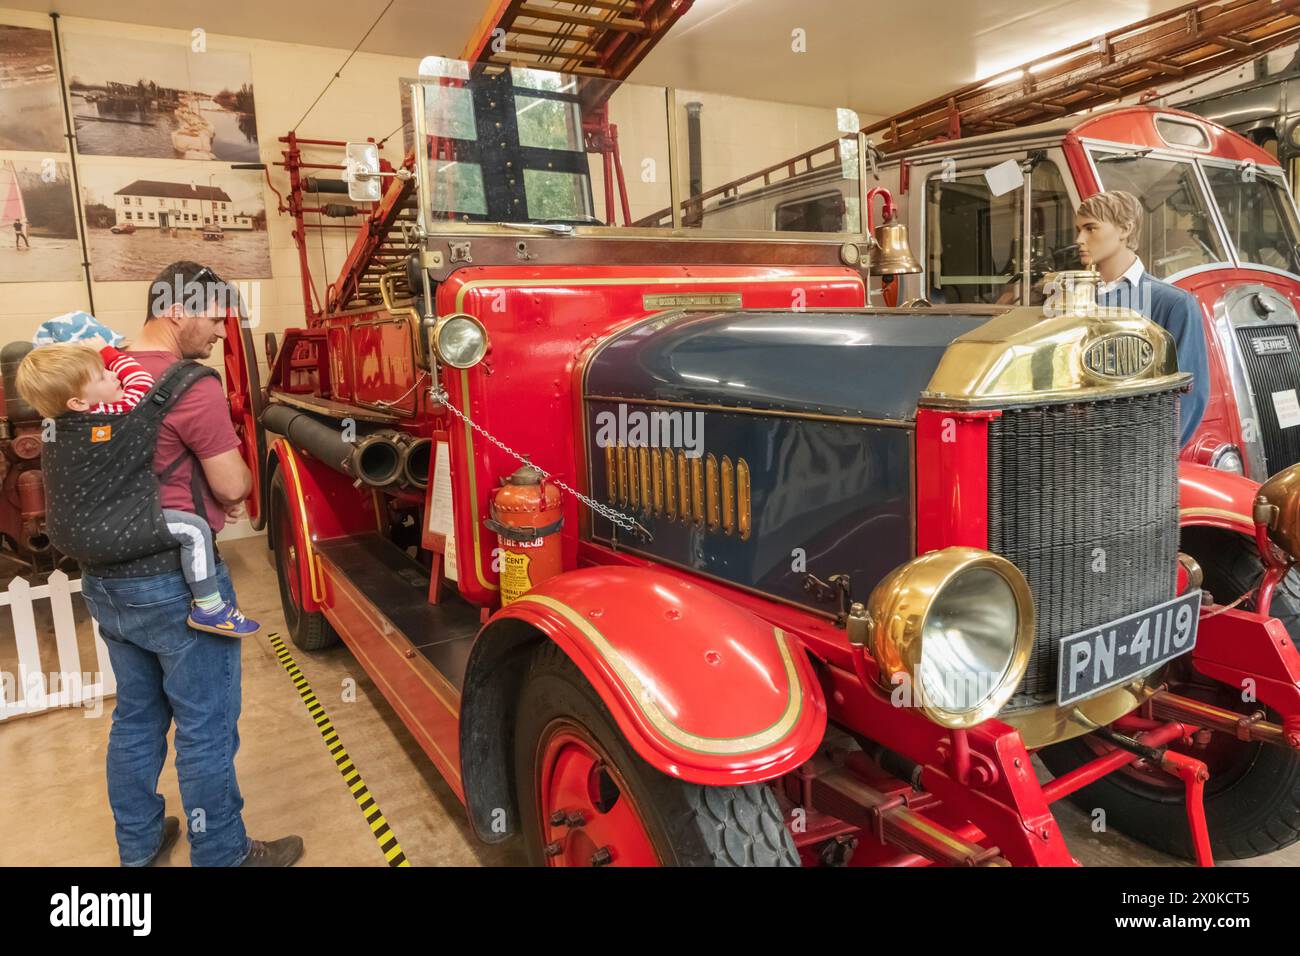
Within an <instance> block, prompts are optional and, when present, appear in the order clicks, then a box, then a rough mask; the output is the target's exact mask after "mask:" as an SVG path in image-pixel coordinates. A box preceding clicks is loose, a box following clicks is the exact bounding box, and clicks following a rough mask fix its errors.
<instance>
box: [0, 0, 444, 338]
mask: <svg viewBox="0 0 1300 956" xmlns="http://www.w3.org/2000/svg"><path fill="white" fill-rule="evenodd" d="M0 23H8V24H14V25H17V26H27V27H35V28H38V29H50V27H51V21H50V19H49V17H47V16H43V15H40V14H35V13H28V12H25V11H19V10H12V9H5V8H3V7H0ZM59 28H60V30H61V32H62V33H63V34H64V35H65V36H66V35H68V34H73V33H75V34H83V35H84V34H93V35H94V36H97V37H100V38H102V39H103V40H104V42H105V43H129V42H130V41H131V40H148V41H152V42H155V43H157V42H167V43H176V44H179V45H181V46H182V47H183V48H186V49H188V47H189V45H190V34H189V33H188V32H186V31H182V30H168V29H160V28H157V27H150V26H144V25H138V26H137V25H130V24H122V23H114V22H110V21H107V20H87V19H82V18H77V17H61V18H60V20H59ZM207 47H208V49H209V50H213V51H216V50H229V51H240V52H247V53H248V54H249V57H250V59H251V69H252V74H253V86H254V95H255V97H256V102H257V132H258V141H259V145H260V150H261V160H262V162H265V163H267V164H268V165H269V164H270V163H272V162H275V161H277V160H280V159H281V158H282V157H281V155H280V154H281V150H283V149H284V145H283V144H282V143H280V142H278V138H279V137H280V136H282V135H284V134H285V133H286V132H287V131H288V130H289V128H290V127H292V126H293V125H294V124H295V123H296V122H298V119H299V118H300V117H301V116H302V114H303V113H304V112H305V111H306V110H307V107H308V106H309V105H310V104H311V101H312V100H313V99H314V98H315V97H316V94H317V93H319V92H320V90H321V88H322V87H324V85H325V84H326V82H328V80H329V78H330V76H331V75H332V74H333V73H334V71H335V70H337V69H338V68H339V66H340V65H341V64H342V63H343V61H344V60H345V59H346V58H347V55H348V51H347V50H338V49H327V48H323V47H311V46H300V45H297V44H292V43H278V42H270V41H266V40H257V39H251V38H247V37H234V36H220V35H216V34H208V36H207ZM417 65H418V61H417V60H414V59H409V58H405V57H394V56H380V55H375V54H368V53H358V54H356V55H355V56H354V57H353V58H352V61H351V62H350V63H349V64H348V66H347V69H345V70H344V71H343V76H342V78H341V79H339V80H336V81H335V82H334V85H333V86H332V87H331V88H330V90H329V92H328V93H326V94H325V96H324V97H323V98H322V99H321V101H320V102H319V103H318V104H317V105H316V107H315V109H314V110H313V111H312V113H311V115H310V116H308V117H307V119H306V120H305V121H304V122H303V124H302V126H301V127H300V128H299V130H298V133H299V135H300V136H304V137H307V138H319V139H341V140H347V139H353V140H362V139H365V138H366V137H367V136H373V137H375V138H379V137H383V136H386V135H388V134H389V133H390V132H391V131H392V130H394V129H396V128H397V127H398V124H399V123H400V122H401V112H400V102H399V94H398V83H397V81H398V78H399V77H401V76H412V75H414V74H415V71H416V67H417ZM401 151H402V136H401V133H400V131H399V132H398V134H397V135H396V136H394V137H393V139H392V140H390V141H389V145H388V146H387V147H386V148H385V149H384V151H383V155H384V156H385V157H387V158H388V159H389V160H390V161H391V162H393V163H400V162H401V159H402V156H401ZM339 155H341V151H334V150H330V149H314V150H311V151H308V150H306V149H304V158H305V159H306V160H307V161H309V162H336V161H338V156H339ZM0 158H6V159H26V160H38V161H39V160H40V159H43V158H45V157H44V156H43V155H42V154H38V153H9V152H5V153H0ZM107 162H111V163H114V164H124V163H125V164H138V165H139V166H140V167H141V168H142V169H147V168H157V167H159V166H174V167H176V168H178V169H184V168H185V167H186V163H187V161H185V160H160V159H140V160H123V159H119V158H108V157H97V156H90V157H86V158H84V159H79V163H81V164H82V165H83V166H91V165H93V164H95V163H101V164H102V163H107ZM319 172H320V175H322V176H329V175H337V174H335V173H331V172H329V171H319ZM270 178H271V182H272V184H274V186H275V188H276V189H278V190H279V191H280V192H281V194H286V195H287V193H288V177H287V176H286V175H285V173H284V170H282V169H279V168H275V167H272V168H271V169H270ZM263 192H264V195H265V201H266V213H267V227H268V239H269V242H270V248H271V269H272V275H273V278H270V279H262V280H260V283H259V287H258V292H259V294H260V306H261V309H260V313H261V314H260V319H261V325H260V328H259V331H262V330H265V331H276V330H279V329H283V328H285V327H287V326H290V325H301V324H302V323H303V321H304V313H303V305H302V289H301V284H300V280H299V272H300V270H299V265H298V254H297V250H296V247H295V245H294V241H293V236H292V222H293V221H292V220H291V219H289V218H288V217H287V216H282V215H280V214H278V213H277V212H276V197H275V195H274V194H273V193H272V192H271V190H269V189H264V190H263ZM78 201H80V197H78ZM314 218H315V217H314V216H308V219H309V220H313V219H314ZM326 221H327V222H342V220H326ZM351 241H352V234H351V233H350V232H344V231H342V230H338V229H326V230H324V239H323V241H322V240H321V238H320V233H319V232H318V231H316V230H315V229H309V230H308V243H309V246H310V257H311V259H310V261H311V270H312V277H313V279H314V280H315V282H316V288H317V290H318V292H320V293H321V294H322V295H323V293H324V286H325V284H326V283H328V282H329V281H330V280H332V279H333V278H335V277H336V276H337V275H338V272H339V269H340V268H341V267H342V263H343V260H344V257H345V256H346V253H347V249H348V247H349V245H350V244H351ZM322 261H323V264H322ZM148 286H149V283H148V282H147V281H141V282H105V281H95V282H94V284H93V289H94V297H95V311H96V314H97V315H98V317H99V318H100V319H101V320H102V321H104V322H105V323H107V324H108V325H109V326H111V327H112V328H114V329H116V330H118V331H120V332H122V333H123V334H125V335H127V336H128V337H129V336H132V335H134V334H136V333H137V332H138V331H139V329H140V326H141V324H142V323H143V320H144V312H145V307H146V296H147V293H148ZM87 306H88V302H87V298H86V289H85V283H84V282H81V281H77V282H22V283H4V284H0V337H2V338H3V340H4V341H11V340H14V339H20V338H30V336H31V333H32V329H33V328H34V327H35V326H36V325H37V324H38V323H40V322H42V321H44V320H45V319H47V318H50V317H51V316H54V315H58V314H60V313H63V312H67V311H69V310H72V309H85V308H87ZM258 339H259V342H260V335H258ZM214 364H219V357H218V359H217V360H216V361H214Z"/></svg>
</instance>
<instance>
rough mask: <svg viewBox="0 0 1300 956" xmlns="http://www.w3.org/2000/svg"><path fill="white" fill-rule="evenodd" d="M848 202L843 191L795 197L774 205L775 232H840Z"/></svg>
mask: <svg viewBox="0 0 1300 956" xmlns="http://www.w3.org/2000/svg"><path fill="white" fill-rule="evenodd" d="M847 212H848V202H847V201H846V198H845V196H844V194H843V193H840V192H834V193H826V194H823V195H821V196H812V197H810V198H808V199H796V200H793V201H791V202H786V203H782V204H781V205H779V206H777V207H776V231H777V232H842V231H844V230H845V229H846V228H847V225H846V222H845V220H846V214H847Z"/></svg>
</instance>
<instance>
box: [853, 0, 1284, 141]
mask: <svg viewBox="0 0 1300 956" xmlns="http://www.w3.org/2000/svg"><path fill="white" fill-rule="evenodd" d="M1296 40H1300V0H1225V2H1213V3H1189V4H1186V5H1184V6H1181V7H1177V8H1175V9H1173V10H1169V11H1167V12H1165V13H1161V14H1158V15H1156V16H1153V17H1148V18H1147V19H1145V20H1140V21H1138V22H1137V23H1133V24H1130V25H1129V26H1126V27H1122V28H1120V29H1118V30H1112V31H1110V32H1109V33H1104V34H1102V35H1101V36H1099V37H1096V38H1095V39H1092V40H1089V41H1085V42H1083V43H1076V44H1074V45H1073V46H1070V47H1066V48H1065V49H1063V50H1058V51H1056V52H1055V53H1051V54H1048V55H1047V56H1042V57H1039V58H1038V59H1036V60H1031V61H1030V62H1028V63H1025V64H1023V65H1022V66H1020V67H1019V68H1017V69H1013V70H1009V71H1007V72H1006V73H1003V74H1002V75H1001V76H999V77H995V78H993V79H991V80H982V81H979V82H976V83H970V84H968V85H966V86H963V87H960V88H959V89H956V90H953V91H952V92H950V93H945V94H944V95H942V96H937V97H935V98H934V99H931V100H927V101H926V102H924V103H921V104H920V105H918V106H914V107H912V108H911V109H907V110H904V111H903V112H901V113H897V114H895V115H893V116H890V117H887V118H886V119H883V120H881V121H880V122H878V123H873V124H872V125H870V126H867V127H865V128H864V129H863V132H864V133H866V134H867V135H868V136H874V135H875V134H878V133H881V134H883V136H882V137H880V138H878V139H876V140H874V141H875V142H876V146H877V147H878V148H879V149H880V150H882V151H883V152H886V153H890V152H895V151H897V150H901V149H907V148H909V147H912V146H919V145H921V144H922V143H926V142H928V141H930V140H933V139H956V138H958V137H960V136H973V135H976V134H978V133H989V132H994V131H997V130H1005V129H1014V128H1016V127H1021V126H1030V125H1032V124H1034V123H1041V122H1044V121H1047V120H1052V119H1055V118H1056V117H1058V116H1066V115H1068V114H1071V113H1080V112H1083V111H1084V110H1088V109H1093V108H1095V107H1098V106H1104V105H1106V104H1108V103H1114V102H1117V101H1119V100H1122V99H1125V98H1127V97H1130V96H1134V95H1137V94H1140V93H1143V92H1145V91H1147V90H1152V89H1154V87H1155V85H1156V84H1158V83H1166V82H1169V81H1170V80H1180V79H1188V80H1190V79H1192V78H1193V77H1197V76H1203V75H1205V74H1207V73H1211V72H1214V71H1216V70H1222V69H1226V68H1228V67H1231V66H1234V65H1235V64H1237V63H1241V62H1243V61H1247V60H1253V59H1255V58H1256V57H1259V56H1261V55H1263V54H1265V53H1267V52H1268V51H1269V50H1272V49H1274V48H1276V47H1279V46H1283V45H1285V44H1287V43H1290V42H1294V41H1296Z"/></svg>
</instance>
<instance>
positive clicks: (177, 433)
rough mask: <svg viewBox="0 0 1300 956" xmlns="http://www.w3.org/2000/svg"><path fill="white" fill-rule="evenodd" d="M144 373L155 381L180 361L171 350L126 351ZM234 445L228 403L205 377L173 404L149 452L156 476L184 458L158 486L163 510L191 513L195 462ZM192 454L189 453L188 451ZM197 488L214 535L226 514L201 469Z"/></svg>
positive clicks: (218, 386) (216, 382)
mask: <svg viewBox="0 0 1300 956" xmlns="http://www.w3.org/2000/svg"><path fill="white" fill-rule="evenodd" d="M129 354H130V356H131V357H132V358H133V359H135V360H136V361H137V362H139V363H140V364H141V365H142V366H144V369H145V371H146V372H148V373H149V374H150V375H152V376H153V377H154V379H155V380H156V379H160V378H162V376H163V373H164V372H166V371H167V369H169V368H170V367H171V366H173V365H175V364H176V363H177V362H178V361H180V360H179V359H178V358H177V357H176V356H175V355H173V354H171V353H170V352H135V351H131V352H129ZM238 447H239V437H238V436H237V435H236V434H235V426H234V425H233V424H232V423H231V421H230V405H229V403H228V402H227V401H226V393H225V391H224V389H223V388H222V386H221V382H220V381H219V380H218V379H215V378H212V377H211V376H204V377H203V378H201V379H199V380H198V381H197V382H195V383H194V384H193V385H191V386H190V387H189V390H188V391H186V392H185V394H184V395H182V396H181V397H180V398H178V399H177V400H176V404H175V405H173V406H172V410H171V411H169V412H168V413H167V415H166V417H164V418H163V423H162V428H160V429H159V430H158V448H157V451H156V452H155V453H154V461H153V470H154V473H155V474H161V473H162V472H163V470H164V469H166V468H167V466H168V465H170V464H171V463H172V462H173V461H175V460H176V458H177V456H178V455H185V456H186V458H187V459H188V460H186V461H183V462H181V463H180V464H179V465H177V466H176V470H175V471H173V472H172V473H171V474H170V475H169V476H168V477H167V479H166V480H165V481H164V482H163V484H162V506H163V507H164V508H175V509H176V510H178V511H188V512H190V513H191V514H193V512H194V495H193V494H192V493H191V492H190V475H191V473H192V472H193V471H194V466H195V458H198V459H203V458H212V457H214V456H216V455H220V454H221V453H222V452H226V451H230V449H232V448H238ZM191 452H192V453H193V454H192V455H191V454H190V453H191ZM199 484H200V486H201V487H202V489H203V501H204V504H205V505H206V506H207V512H208V513H207V515H206V517H207V519H208V524H209V525H211V526H212V532H213V534H215V533H216V532H218V531H220V530H221V529H222V528H224V527H225V526H226V512H225V510H224V509H223V508H222V507H221V502H219V501H217V499H216V497H215V496H214V495H213V494H212V489H211V488H209V487H208V482H207V479H205V478H204V476H203V471H202V469H201V468H200V469H199Z"/></svg>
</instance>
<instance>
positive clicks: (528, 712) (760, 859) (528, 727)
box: [514, 641, 800, 866]
mask: <svg viewBox="0 0 1300 956" xmlns="http://www.w3.org/2000/svg"><path fill="white" fill-rule="evenodd" d="M557 719H565V720H567V721H569V722H572V723H576V724H578V725H580V726H581V727H582V728H583V729H584V730H585V731H586V732H587V733H589V734H590V735H591V737H592V738H593V739H594V740H595V741H596V742H597V743H598V744H599V745H600V747H601V748H602V749H603V750H604V752H605V754H607V755H608V756H609V759H610V761H611V762H612V763H613V764H614V765H615V766H616V767H617V769H618V772H619V774H620V775H621V776H622V778H623V780H624V782H625V783H626V786H627V788H628V790H629V791H630V792H631V795H632V798H633V800H634V801H635V805H636V807H637V808H638V809H639V810H640V811H641V813H642V816H643V817H644V822H645V826H646V829H647V831H648V832H649V836H650V840H651V842H652V843H653V845H654V847H655V850H656V852H657V853H658V855H659V859H660V862H661V863H663V864H664V865H665V866H799V865H800V862H799V852H798V850H797V849H796V848H795V844H794V838H793V837H792V836H791V835H790V831H789V830H788V829H787V828H786V826H785V822H784V819H783V817H782V813H781V809H780V807H779V806H778V805H777V801H776V795H775V794H774V793H773V791H772V789H771V787H769V786H767V785H766V784H748V785H744V786H736V787H707V786H700V785H698V784H693V783H685V782H683V781H681V780H677V779H674V778H672V777H669V776H667V775H665V774H663V773H660V772H659V771H658V770H656V769H655V768H654V767H652V766H650V764H648V763H646V762H645V761H644V760H642V759H641V757H640V756H638V755H637V754H636V752H635V751H633V749H632V748H631V746H630V745H629V744H628V743H627V741H626V740H625V739H624V738H623V735H622V734H621V733H620V732H619V730H618V728H617V726H616V725H615V723H614V720H613V718H612V717H611V716H610V713H609V710H608V709H607V708H606V707H605V705H604V703H603V702H602V701H601V699H600V696H599V695H598V694H597V693H596V691H595V689H594V688H593V687H592V686H591V685H590V684H589V683H588V682H587V681H586V679H585V678H584V677H583V676H582V673H581V672H580V671H579V670H578V668H577V667H576V666H575V665H574V664H573V662H572V661H570V660H569V659H568V657H566V656H565V654H564V652H563V651H561V650H560V648H559V647H557V646H556V645H555V644H552V643H551V642H550V641H546V642H545V643H543V644H542V645H541V646H540V647H539V648H538V650H537V651H536V652H535V653H534V654H533V656H532V658H531V659H530V661H529V663H528V665H527V672H526V674H525V675H524V680H523V686H522V690H521V692H520V697H519V706H518V710H517V712H516V718H515V741H514V752H515V783H516V791H517V796H518V800H519V811H520V817H521V819H522V829H523V833H524V843H525V846H526V847H527V851H528V857H529V861H530V862H531V863H533V864H534V865H543V864H544V863H545V860H546V857H545V854H544V853H543V851H542V840H543V835H542V821H541V820H540V819H538V812H537V807H538V801H537V793H536V790H537V777H538V768H537V750H538V744H539V742H540V741H541V740H542V736H543V733H544V731H545V729H546V728H547V727H548V725H550V724H551V723H552V722H553V721H555V720H557Z"/></svg>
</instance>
